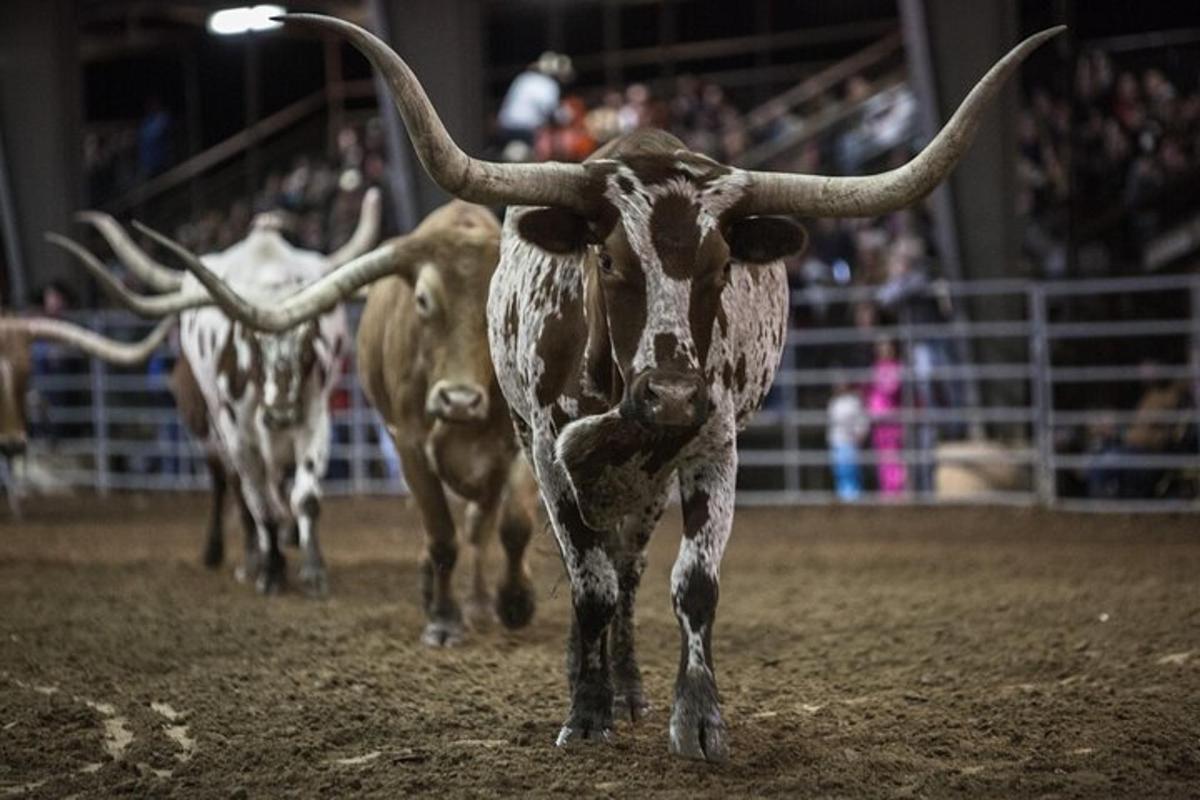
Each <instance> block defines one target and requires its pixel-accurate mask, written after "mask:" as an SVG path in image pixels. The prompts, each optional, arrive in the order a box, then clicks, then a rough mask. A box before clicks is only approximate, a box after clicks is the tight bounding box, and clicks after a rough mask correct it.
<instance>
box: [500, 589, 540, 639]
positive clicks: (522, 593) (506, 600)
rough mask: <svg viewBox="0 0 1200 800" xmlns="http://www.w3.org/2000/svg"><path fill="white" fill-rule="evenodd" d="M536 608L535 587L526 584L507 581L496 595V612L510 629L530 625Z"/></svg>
mask: <svg viewBox="0 0 1200 800" xmlns="http://www.w3.org/2000/svg"><path fill="white" fill-rule="evenodd" d="M536 609H537V600H536V599H535V597H534V594H533V588H532V587H531V586H528V585H526V584H520V583H506V584H504V585H503V586H501V587H500V591H499V593H498V594H497V595H496V613H497V614H498V615H499V616H500V621H501V622H502V623H504V627H506V628H508V629H509V630H515V629H516V628H524V627H525V626H526V625H528V624H529V621H530V620H531V619H533V612H534V611H535V610H536Z"/></svg>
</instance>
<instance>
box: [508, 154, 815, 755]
mask: <svg viewBox="0 0 1200 800" xmlns="http://www.w3.org/2000/svg"><path fill="white" fill-rule="evenodd" d="M585 167H586V168H587V170H588V174H589V176H590V178H591V191H592V193H593V197H592V200H591V203H590V205H591V206H592V207H593V208H594V209H595V212H594V213H593V214H592V215H590V216H588V217H583V216H580V215H578V214H576V213H574V212H570V211H566V210H563V209H556V208H516V209H511V210H510V212H509V215H508V218H507V219H506V221H505V226H504V233H503V237H502V246H501V261H500V266H499V268H498V270H497V272H496V276H495V278H494V279H493V281H492V288H491V294H490V298H489V303H488V320H489V335H490V339H491V346H492V357H493V359H494V361H495V364H496V370H497V374H498V376H499V381H500V386H501V389H502V390H503V392H504V395H505V397H506V398H507V399H508V402H509V404H510V406H511V407H512V410H513V413H514V417H515V418H516V421H517V425H518V428H519V429H520V430H521V431H522V432H523V434H525V435H526V437H527V441H526V444H527V447H528V449H529V455H530V459H531V462H532V464H533V467H534V471H535V474H536V477H537V481H538V484H539V487H540V489H541V493H542V498H543V501H544V503H545V504H546V506H547V509H548V511H549V513H550V515H551V518H552V522H553V525H554V528H555V533H556V535H557V537H558V540H559V544H560V547H561V549H562V553H563V557H564V560H565V562H566V566H567V569H568V573H569V575H570V578H571V582H572V591H573V600H574V608H575V631H574V633H573V635H572V644H571V648H572V649H571V657H570V659H569V665H570V666H569V669H570V675H569V678H570V681H571V684H572V687H573V695H572V706H571V712H570V715H569V717H568V719H567V722H566V724H565V725H564V727H563V729H562V732H561V734H560V737H559V742H560V744H565V743H568V742H571V741H575V740H577V739H591V738H597V737H600V738H603V737H605V736H607V732H608V730H609V728H610V727H611V723H612V711H613V702H614V697H615V700H616V705H617V707H618V709H620V710H621V711H622V713H628V714H629V715H630V716H632V717H634V718H636V717H637V716H638V715H639V713H640V708H642V706H643V700H642V697H641V680H640V674H639V672H638V670H637V666H636V659H635V657H634V652H633V632H632V631H633V629H632V624H633V622H632V613H633V611H632V606H633V596H634V593H635V592H636V588H637V583H638V581H639V580H640V574H641V564H642V554H641V551H642V548H643V546H644V545H645V542H646V539H647V538H648V536H649V534H650V531H651V530H652V529H653V527H654V525H655V523H656V522H657V520H658V518H659V515H660V514H661V512H662V508H663V505H664V504H665V500H666V497H667V494H668V492H669V490H670V488H671V487H672V485H673V481H677V485H678V486H679V491H680V494H681V500H682V506H683V515H684V539H683V543H682V546H681V549H680V554H679V558H678V560H677V562H676V565H675V570H674V572H673V575H672V597H673V601H674V604H675V610H676V613H677V615H678V617H679V622H680V630H681V635H682V647H683V653H682V660H681V670H680V675H679V680H678V683H677V686H676V698H675V707H674V710H673V713H672V718H671V746H672V749H673V750H675V751H676V752H679V753H683V754H685V755H689V756H694V757H700V758H722V757H723V756H724V753H725V742H724V735H723V724H722V723H721V719H720V714H719V709H718V706H717V702H716V684H715V681H714V679H713V673H712V658H711V652H710V647H709V637H710V635H711V628H712V620H713V615H714V613H715V607H716V596H717V574H718V569H719V565H720V560H721V556H722V554H723V551H724V547H725V543H726V540H727V539H728V536H729V531H730V526H731V523H732V517H733V494H734V484H735V476H736V471H737V463H736V459H737V456H736V450H735V440H736V435H737V431H738V428H739V427H740V426H741V425H742V424H744V422H745V421H746V419H747V418H748V417H749V415H750V414H752V413H753V412H754V410H755V409H757V408H758V407H759V405H760V404H761V403H762V401H763V398H764V397H765V395H766V393H767V391H768V389H769V388H770V385H771V381H772V379H773V376H774V374H775V370H776V367H777V366H778V364H779V361H780V357H781V354H782V351H783V345H784V338H785V333H786V321H787V309H788V293H787V281H786V278H785V273H784V266H783V264H782V261H781V258H782V257H784V256H785V255H789V254H792V253H795V252H797V251H799V250H800V249H801V248H802V247H803V244H804V238H805V237H804V233H803V231H802V230H801V229H800V228H799V227H798V226H797V225H795V224H794V223H793V222H791V221H789V220H785V219H779V218H753V217H751V218H746V217H743V216H740V215H739V210H738V209H739V204H740V203H741V202H742V200H743V195H744V193H745V191H746V178H745V175H744V173H740V172H738V171H736V170H732V169H730V168H728V167H725V166H722V165H720V164H717V163H715V162H713V161H711V160H709V159H707V158H705V157H703V156H700V155H697V154H694V153H690V152H688V151H686V150H684V149H683V146H682V144H681V143H680V142H678V141H677V140H676V139H674V138H673V137H671V136H669V135H667V134H663V133H661V132H658V131H651V132H645V133H635V134H632V135H630V136H628V137H625V138H623V139H620V140H617V142H615V143H614V144H613V145H610V146H609V147H607V148H605V149H604V150H603V151H601V152H599V153H597V154H596V155H595V156H594V157H593V158H592V159H591V160H589V161H588V162H586V163H585ZM605 637H609V639H610V642H611V652H610V650H609V648H606V647H605V646H604V640H605ZM610 658H611V664H610V663H609V660H610ZM614 692H615V695H614Z"/></svg>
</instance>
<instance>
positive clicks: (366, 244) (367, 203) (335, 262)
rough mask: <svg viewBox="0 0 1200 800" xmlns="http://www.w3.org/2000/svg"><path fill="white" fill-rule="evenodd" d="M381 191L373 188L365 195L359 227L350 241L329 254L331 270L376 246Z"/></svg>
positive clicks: (359, 215) (360, 212) (359, 214)
mask: <svg viewBox="0 0 1200 800" xmlns="http://www.w3.org/2000/svg"><path fill="white" fill-rule="evenodd" d="M381 205H382V202H381V200H380V194H379V189H377V188H375V187H374V186H372V187H371V188H370V189H367V192H366V194H364V195H363V201H362V208H361V209H360V210H359V212H358V225H357V226H356V227H355V228H354V233H353V234H352V235H351V236H350V239H349V240H348V241H347V242H346V243H345V244H344V245H342V246H341V247H339V248H338V249H337V250H334V251H333V252H332V253H330V254H329V268H330V269H337V268H338V267H340V266H341V265H342V264H345V263H346V262H347V261H350V260H352V259H355V258H358V257H359V256H361V255H362V254H363V253H365V252H367V251H368V250H370V249H371V248H372V247H374V246H375V242H376V241H377V240H378V239H379V219H380V217H381V216H382V210H381V208H380V206H381Z"/></svg>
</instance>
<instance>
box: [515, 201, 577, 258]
mask: <svg viewBox="0 0 1200 800" xmlns="http://www.w3.org/2000/svg"><path fill="white" fill-rule="evenodd" d="M517 232H518V233H519V234H521V238H522V239H524V240H525V241H527V242H529V243H530V244H532V245H534V246H535V247H540V248H542V249H543V250H545V251H547V252H550V253H555V254H557V255H565V254H566V253H578V252H579V251H581V250H583V248H584V247H586V246H587V245H588V244H589V243H590V242H591V241H592V232H591V228H590V227H589V225H588V221H587V220H586V219H584V218H583V217H581V216H579V215H578V214H576V213H574V212H573V211H567V210H566V209H564V208H538V209H534V210H533V211H526V212H525V213H524V214H523V215H522V216H521V219H519V220H517Z"/></svg>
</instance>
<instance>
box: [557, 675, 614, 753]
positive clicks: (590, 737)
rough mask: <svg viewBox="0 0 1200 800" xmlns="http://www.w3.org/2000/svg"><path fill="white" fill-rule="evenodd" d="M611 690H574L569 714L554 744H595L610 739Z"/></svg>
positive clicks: (567, 745) (611, 723) (609, 740)
mask: <svg viewBox="0 0 1200 800" xmlns="http://www.w3.org/2000/svg"><path fill="white" fill-rule="evenodd" d="M612 727H613V722H612V691H611V690H605V691H588V690H587V688H586V687H584V688H583V689H582V691H580V690H579V689H577V690H576V697H575V701H574V703H573V704H572V706H571V714H570V716H568V717H567V721H566V722H564V723H563V726H562V730H560V731H559V732H558V739H557V740H555V742H554V743H555V744H556V745H558V746H559V747H569V746H571V745H574V744H581V743H582V744H596V743H597V742H611V741H612Z"/></svg>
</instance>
